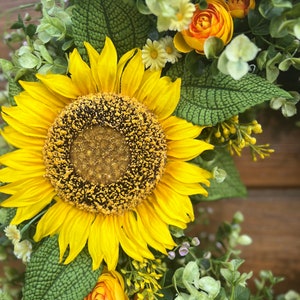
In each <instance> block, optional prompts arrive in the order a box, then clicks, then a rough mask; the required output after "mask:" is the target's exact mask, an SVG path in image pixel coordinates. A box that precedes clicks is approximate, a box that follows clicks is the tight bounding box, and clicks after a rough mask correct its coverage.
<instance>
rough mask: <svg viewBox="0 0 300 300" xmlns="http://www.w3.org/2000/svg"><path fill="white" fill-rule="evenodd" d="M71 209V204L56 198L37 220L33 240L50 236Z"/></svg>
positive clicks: (57, 230)
mask: <svg viewBox="0 0 300 300" xmlns="http://www.w3.org/2000/svg"><path fill="white" fill-rule="evenodd" d="M71 209H72V206H71V205H69V204H66V203H64V202H62V201H61V200H58V201H57V202H56V203H55V204H54V205H53V206H51V207H50V208H49V209H48V210H47V212H46V213H45V214H44V215H43V216H42V218H41V219H40V221H39V222H38V225H37V227H36V232H35V235H34V237H33V238H34V240H35V241H36V242H38V241H40V240H41V239H42V238H44V237H46V236H52V235H54V234H56V233H58V232H59V229H60V227H61V226H62V224H63V223H64V222H65V220H66V216H67V215H68V214H69V212H70V210H71Z"/></svg>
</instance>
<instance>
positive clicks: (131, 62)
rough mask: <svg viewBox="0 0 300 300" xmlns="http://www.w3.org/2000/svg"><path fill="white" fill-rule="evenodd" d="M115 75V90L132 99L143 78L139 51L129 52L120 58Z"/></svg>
mask: <svg viewBox="0 0 300 300" xmlns="http://www.w3.org/2000/svg"><path fill="white" fill-rule="evenodd" d="M117 75H118V76H117V78H118V80H117V83H116V84H117V90H118V91H119V92H120V93H121V94H122V95H126V96H129V97H133V96H134V95H135V93H136V92H137V90H138V89H139V87H140V84H141V82H142V79H143V76H144V64H143V62H142V54H141V50H139V49H134V50H131V51H129V52H127V53H125V54H124V55H123V56H122V57H121V59H120V61H119V63H118V71H117Z"/></svg>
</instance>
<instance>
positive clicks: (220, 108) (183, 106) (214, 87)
mask: <svg viewBox="0 0 300 300" xmlns="http://www.w3.org/2000/svg"><path fill="white" fill-rule="evenodd" d="M182 74H183V77H182V84H181V98H180V102H179V104H178V106H177V108H176V111H175V114H176V115H177V116H178V117H180V118H183V119H186V120H187V121H189V122H192V123H194V124H198V125H215V124H217V123H219V122H222V121H225V120H227V119H229V118H231V117H232V116H234V115H238V114H239V113H242V112H244V111H245V110H247V109H248V108H250V107H253V106H255V105H257V104H260V103H263V102H265V101H268V100H270V99H272V98H274V97H280V96H282V97H285V98H291V96H290V94H289V93H288V92H286V91H284V90H282V89H280V88H279V87H277V86H276V85H274V84H271V83H270V82H268V81H267V80H265V79H263V78H262V77H260V76H258V75H254V74H246V75H245V76H244V77H242V78H241V79H240V80H234V79H233V78H232V77H231V76H228V75H225V74H221V73H220V74H218V75H217V76H212V75H211V73H210V71H209V68H206V69H205V72H204V73H203V74H202V75H201V76H199V77H194V76H193V75H192V74H191V73H189V72H187V71H186V70H185V69H184V66H183V62H182V61H181V62H178V63H177V64H175V65H172V66H171V67H170V69H169V70H168V72H167V75H169V76H170V77H172V78H177V77H180V76H182Z"/></svg>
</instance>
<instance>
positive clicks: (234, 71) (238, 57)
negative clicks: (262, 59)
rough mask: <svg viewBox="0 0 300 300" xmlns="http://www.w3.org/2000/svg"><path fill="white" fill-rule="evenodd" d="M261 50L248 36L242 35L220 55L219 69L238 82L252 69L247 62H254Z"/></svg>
mask: <svg viewBox="0 0 300 300" xmlns="http://www.w3.org/2000/svg"><path fill="white" fill-rule="evenodd" d="M259 50H260V49H259V48H258V47H257V46H256V45H255V44H254V43H252V42H251V41H250V39H249V38H248V37H247V36H246V35H244V34H240V35H238V36H236V37H235V38H234V39H233V40H232V41H231V42H230V44H229V45H228V46H227V47H226V49H225V50H224V51H223V52H222V54H221V55H220V58H219V60H218V69H219V70H220V71H221V72H222V73H224V74H227V75H228V74H229V75H230V76H231V77H232V78H234V79H235V80H238V79H240V78H242V77H243V76H244V75H246V74H247V73H248V71H249V68H250V67H249V65H248V63H247V62H248V61H251V60H253V59H254V58H255V57H256V54H257V53H258V51H259Z"/></svg>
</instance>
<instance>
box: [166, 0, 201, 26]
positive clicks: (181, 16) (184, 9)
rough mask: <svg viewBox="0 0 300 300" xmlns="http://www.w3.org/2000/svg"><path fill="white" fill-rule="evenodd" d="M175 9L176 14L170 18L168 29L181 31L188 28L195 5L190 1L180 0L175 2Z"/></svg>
mask: <svg viewBox="0 0 300 300" xmlns="http://www.w3.org/2000/svg"><path fill="white" fill-rule="evenodd" d="M175 9H176V15H175V16H174V17H173V18H171V21H170V25H169V30H176V31H182V30H185V29H188V27H189V25H190V23H191V20H192V17H193V13H194V11H195V5H194V4H193V3H190V1H189V0H180V1H178V2H177V7H175Z"/></svg>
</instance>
